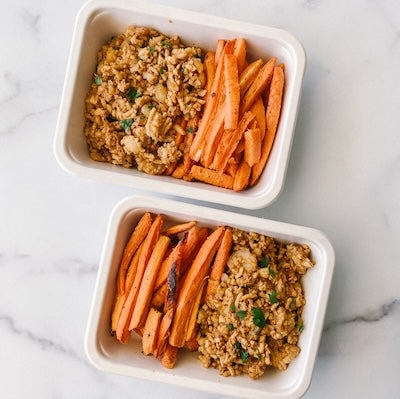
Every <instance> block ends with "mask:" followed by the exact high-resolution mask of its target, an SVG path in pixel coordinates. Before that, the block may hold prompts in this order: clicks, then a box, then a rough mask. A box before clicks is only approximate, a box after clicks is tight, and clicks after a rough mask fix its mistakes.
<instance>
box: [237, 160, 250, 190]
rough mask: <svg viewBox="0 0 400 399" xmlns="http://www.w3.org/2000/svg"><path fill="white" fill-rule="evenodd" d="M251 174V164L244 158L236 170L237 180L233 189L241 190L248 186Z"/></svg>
mask: <svg viewBox="0 0 400 399" xmlns="http://www.w3.org/2000/svg"><path fill="white" fill-rule="evenodd" d="M250 174H251V168H250V166H249V164H248V163H247V162H246V161H245V160H243V161H242V163H241V164H240V166H239V168H238V170H237V172H236V176H235V181H234V182H233V189H234V190H235V191H241V190H243V189H244V188H246V187H247V185H248V184H249V179H250Z"/></svg>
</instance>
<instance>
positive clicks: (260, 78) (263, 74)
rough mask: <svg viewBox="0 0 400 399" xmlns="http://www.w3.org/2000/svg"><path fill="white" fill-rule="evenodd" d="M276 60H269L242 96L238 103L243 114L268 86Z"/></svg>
mask: <svg viewBox="0 0 400 399" xmlns="http://www.w3.org/2000/svg"><path fill="white" fill-rule="evenodd" d="M275 62H276V58H271V59H270V60H269V61H268V62H267V63H266V64H265V65H264V66H263V67H262V68H261V69H260V72H258V74H257V76H256V78H255V79H254V81H253V83H252V84H251V86H250V88H249V90H247V92H246V94H245V95H244V96H243V98H242V101H241V102H240V112H242V113H244V112H246V111H248V110H249V109H250V108H251V106H252V105H253V104H254V102H255V101H256V100H257V98H258V96H259V95H260V94H261V93H262V92H263V90H264V89H265V88H266V87H267V85H269V83H270V82H271V79H272V75H273V73H274V66H275Z"/></svg>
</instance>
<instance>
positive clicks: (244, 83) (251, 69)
mask: <svg viewBox="0 0 400 399" xmlns="http://www.w3.org/2000/svg"><path fill="white" fill-rule="evenodd" d="M262 65H263V62H262V60H261V59H259V60H257V61H254V62H252V63H251V64H250V65H248V66H247V67H246V69H245V70H244V71H243V72H242V73H241V74H240V76H239V87H240V97H243V96H244V94H245V93H246V91H247V89H248V88H249V87H250V86H251V84H252V83H253V80H254V78H255V77H256V76H257V74H258V72H259V71H260V69H261V67H262Z"/></svg>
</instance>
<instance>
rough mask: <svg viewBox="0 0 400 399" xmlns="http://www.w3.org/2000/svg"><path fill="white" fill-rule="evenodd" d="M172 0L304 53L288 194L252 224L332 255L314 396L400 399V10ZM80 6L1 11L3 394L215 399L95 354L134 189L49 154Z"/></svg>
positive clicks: (20, 3)
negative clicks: (108, 278)
mask: <svg viewBox="0 0 400 399" xmlns="http://www.w3.org/2000/svg"><path fill="white" fill-rule="evenodd" d="M160 2H161V1H160ZM162 3H164V4H170V5H173V6H177V7H182V8H187V9H191V10H196V11H201V12H205V13H210V14H215V15H221V16H225V17H230V18H234V19H241V20H245V21H249V22H254V23H258V24H265V25H272V26H276V27H281V28H284V29H287V30H289V31H291V32H292V33H294V34H295V35H296V36H297V37H298V38H299V39H300V40H301V41H302V43H303V44H304V46H305V49H306V52H307V55H308V66H307V71H306V75H305V80H304V85H303V97H302V101H301V106H300V113H299V120H298V124H297V128H296V134H295V140H294V145H293V150H292V156H291V161H290V164H289V169H288V175H287V180H286V185H285V188H284V191H283V193H282V195H281V196H280V198H279V199H278V201H277V202H275V203H274V204H273V205H272V206H270V207H269V208H268V209H263V210H259V211H254V212H250V211H249V212H248V213H249V214H254V215H260V216H263V217H267V218H271V219H276V220H281V221H287V222H292V223H297V224H303V225H306V226H312V227H315V228H318V229H320V230H322V231H324V232H325V233H326V234H327V235H328V236H329V237H330V239H331V241H332V243H333V245H334V247H335V250H336V255H337V263H336V269H335V273H334V277H333V284H332V290H331V295H330V300H329V305H328V310H327V315H326V320H325V329H324V333H323V336H322V339H321V345H320V350H319V354H318V358H317V361H316V364H315V369H314V374H313V379H312V383H311V385H310V388H309V390H308V392H307V394H306V395H305V397H306V398H361V397H362V398H398V397H400V382H399V381H400V380H399V375H400V360H399V359H400V264H399V260H398V259H399V257H398V251H399V244H400V240H399V238H400V212H399V204H400V134H399V127H398V114H399V105H400V94H399V93H400V92H399V87H400V74H399V71H400V3H399V2H397V1H395V0H392V1H380V2H375V1H365V2H361V1H353V2H347V1H339V2H334V1H319V0H305V1H294V0H291V1H279V0H275V1H272V0H268V1H261V0H260V1H255V0H247V1H223V0H220V1H215V0H214V1H212V0H203V1H201V2H197V1H196V2H194V1H193V2H191V1H184V0H174V1H162ZM150 4H151V3H149V7H151V5H150ZM81 5H82V1H81V0H70V1H51V0H41V1H35V2H32V1H29V0H14V1H10V0H5V1H4V0H3V1H1V3H0V33H1V37H2V40H1V41H0V54H1V62H0V84H1V86H0V87H1V91H0V338H1V339H0V387H1V394H0V396H1V397H2V398H41V399H47V398H86V399H90V398H109V397H113V398H136V397H141V398H215V397H216V396H213V395H207V394H205V393H201V392H197V391H194V390H188V389H181V388H176V387H174V386H170V385H164V384H154V383H149V382H146V381H140V380H135V379H132V378H126V377H120V376H115V375H106V374H104V373H102V372H100V371H97V370H95V369H94V368H93V367H92V366H91V365H90V364H89V363H88V360H87V359H86V357H85V354H84V349H83V337H84V331H85V326H86V320H87V316H88V311H89V306H90V301H91V296H92V291H93V287H94V283H95V279H96V272H97V266H98V262H99V258H100V252H101V248H102V243H103V239H104V232H105V228H106V224H107V219H108V216H109V213H110V211H111V209H112V208H113V206H114V205H115V203H116V202H117V201H118V200H120V199H121V198H123V197H125V196H127V195H130V194H132V190H131V189H128V188H124V187H118V186H110V185H107V184H102V183H98V182H93V181H88V180H83V179H79V178H75V177H71V176H69V175H67V174H66V173H64V172H63V171H62V170H61V169H60V167H59V166H58V165H57V164H56V161H55V159H54V157H53V152H52V144H53V136H54V130H55V123H56V117H57V111H58V106H59V103H60V96H61V90H62V85H63V79H64V73H65V68H66V62H67V58H68V50H69V45H70V41H71V34H72V29H73V23H74V19H75V16H76V13H77V11H78V9H79V8H80V6H81ZM242 212H243V211H242Z"/></svg>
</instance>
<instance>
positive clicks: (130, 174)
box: [54, 0, 305, 209]
mask: <svg viewBox="0 0 400 399" xmlns="http://www.w3.org/2000/svg"><path fill="white" fill-rule="evenodd" d="M128 25H137V26H149V27H153V28H155V29H157V30H159V31H160V32H162V33H164V34H166V35H179V36H180V37H181V39H182V40H183V41H184V43H186V44H187V45H196V46H200V47H201V48H203V49H204V50H213V49H214V50H215V47H216V43H217V39H221V38H224V39H232V38H238V37H243V38H245V39H246V42H247V46H248V55H249V57H250V59H251V60H254V59H256V58H258V57H260V58H262V59H263V60H264V61H266V60H267V59H269V58H270V57H277V58H278V62H279V63H280V62H283V63H284V64H285V78H286V83H285V92H284V102H283V108H282V114H281V118H280V122H279V128H278V131H277V135H276V140H275V143H274V146H273V149H272V152H271V154H270V158H269V160H268V163H267V166H266V168H265V170H264V173H263V174H262V176H261V178H260V180H259V182H258V184H256V185H255V186H254V187H252V188H250V189H247V190H244V191H242V192H239V193H236V192H234V191H232V190H227V189H222V188H218V187H213V186H211V185H208V184H205V183H201V182H186V181H184V180H177V179H174V178H173V177H167V176H151V175H146V174H145V173H143V172H139V171H138V170H136V169H134V168H130V169H126V168H123V167H122V166H115V165H112V164H109V163H101V162H95V161H93V160H92V159H91V158H90V157H89V153H88V147H87V144H86V139H85V136H84V134H83V127H84V108H85V97H86V94H87V92H88V90H89V88H90V84H91V82H92V80H93V73H94V70H95V65H96V55H97V52H98V50H99V49H100V47H101V46H102V45H103V44H104V43H106V42H107V41H108V40H109V39H110V38H111V36H113V35H117V34H119V33H122V32H124V31H125V29H126V28H127V26H128ZM304 68H305V53H304V49H303V47H302V46H301V44H300V43H299V41H298V40H297V39H296V38H294V37H293V36H292V35H291V34H289V33H288V32H285V31H283V30H280V29H275V28H269V27H265V26H259V25H253V24H248V23H244V22H238V21H232V20H228V19H223V18H217V17H214V16H211V15H203V14H198V13H194V12H189V11H184V10H178V9H173V8H168V7H164V6H161V5H155V4H149V3H146V2H139V1H136V0H94V1H90V2H88V3H87V4H86V5H84V6H83V8H82V9H81V10H80V12H79V15H78V18H77V21H76V26H75V30H74V35H73V40H72V46H71V52H70V58H69V62H68V67H67V73H66V78H65V85H64V90H63V95H62V100H61V105H60V110H59V115H58V122H57V128H56V137H55V143H54V152H55V155H56V158H57V160H58V162H59V164H60V165H61V166H62V167H63V168H64V169H65V170H66V171H68V172H70V173H73V174H75V175H78V176H82V177H88V178H93V179H98V180H102V181H107V182H111V183H118V184H123V185H127V186H130V187H133V188H136V189H141V190H148V191H153V192H157V193H161V194H169V195H175V196H180V197H185V198H192V199H197V200H202V201H210V202H215V203H220V204H225V205H231V206H236V207H241V208H247V209H258V208H263V207H265V206H267V205H269V204H270V203H271V202H273V201H274V200H275V199H276V198H277V196H278V195H279V193H280V191H281V190H282V187H283V183H284V178H285V175H286V169H287V165H288V161H289V153H290V149H291V145H292V140H293V133H294V128H295V123H296V118H297V111H298V106H299V100H300V91H301V83H302V79H303V74H304Z"/></svg>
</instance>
